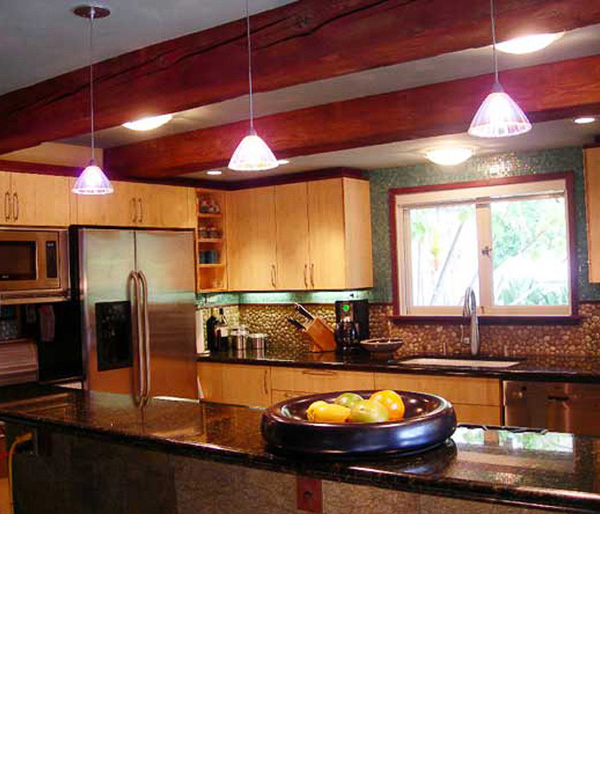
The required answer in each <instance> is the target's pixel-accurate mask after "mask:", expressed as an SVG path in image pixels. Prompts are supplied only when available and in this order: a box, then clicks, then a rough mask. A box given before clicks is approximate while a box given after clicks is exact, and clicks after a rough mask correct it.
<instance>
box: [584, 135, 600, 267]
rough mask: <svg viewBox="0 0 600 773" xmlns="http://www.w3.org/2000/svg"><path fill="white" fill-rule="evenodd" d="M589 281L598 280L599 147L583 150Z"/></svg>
mask: <svg viewBox="0 0 600 773" xmlns="http://www.w3.org/2000/svg"><path fill="white" fill-rule="evenodd" d="M583 157H584V164H585V204H586V210H587V237H588V238H587V241H588V266H589V280H590V282H600V147H598V148H586V149H585V150H584V151H583Z"/></svg>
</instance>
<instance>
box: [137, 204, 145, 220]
mask: <svg viewBox="0 0 600 773" xmlns="http://www.w3.org/2000/svg"><path fill="white" fill-rule="evenodd" d="M138 202H139V205H140V223H143V222H144V204H143V202H142V200H141V199H140V198H138Z"/></svg>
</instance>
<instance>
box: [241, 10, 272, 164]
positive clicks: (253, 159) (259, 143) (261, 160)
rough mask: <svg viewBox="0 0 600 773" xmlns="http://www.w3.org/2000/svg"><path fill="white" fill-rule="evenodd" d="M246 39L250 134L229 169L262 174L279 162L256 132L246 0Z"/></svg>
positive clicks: (248, 14)
mask: <svg viewBox="0 0 600 773" xmlns="http://www.w3.org/2000/svg"><path fill="white" fill-rule="evenodd" d="M246 37H247V39H248V90H249V96H250V132H249V134H247V135H246V136H245V137H244V139H243V140H242V141H241V142H240V144H239V145H238V146H237V148H236V149H235V152H234V154H233V156H232V157H231V160H230V162H229V168H230V169H233V170H235V171H236V172H262V171H265V170H266V169H275V167H277V166H279V162H278V161H277V159H276V158H275V156H274V154H273V151H272V150H271V148H270V147H269V146H268V145H267V143H266V142H265V141H264V140H263V139H261V138H260V137H259V136H258V134H257V133H256V131H255V130H254V94H253V93H252V43H251V39H250V9H249V5H248V0H246Z"/></svg>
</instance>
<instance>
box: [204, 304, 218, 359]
mask: <svg viewBox="0 0 600 773" xmlns="http://www.w3.org/2000/svg"><path fill="white" fill-rule="evenodd" d="M217 324H218V322H217V318H216V317H215V310H214V309H211V310H210V317H209V318H208V319H207V320H206V345H207V347H208V350H209V352H216V351H218V342H217Z"/></svg>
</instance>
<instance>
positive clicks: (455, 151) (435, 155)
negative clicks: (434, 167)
mask: <svg viewBox="0 0 600 773" xmlns="http://www.w3.org/2000/svg"><path fill="white" fill-rule="evenodd" d="M472 155H473V151H472V150H471V148H462V147H455V148H433V149H432V150H426V151H425V156H427V158H428V159H429V160H430V161H433V163H434V164H440V165H441V166H455V165H456V164H462V163H463V161H466V160H467V159H469V158H471V156H472Z"/></svg>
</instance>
